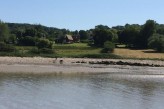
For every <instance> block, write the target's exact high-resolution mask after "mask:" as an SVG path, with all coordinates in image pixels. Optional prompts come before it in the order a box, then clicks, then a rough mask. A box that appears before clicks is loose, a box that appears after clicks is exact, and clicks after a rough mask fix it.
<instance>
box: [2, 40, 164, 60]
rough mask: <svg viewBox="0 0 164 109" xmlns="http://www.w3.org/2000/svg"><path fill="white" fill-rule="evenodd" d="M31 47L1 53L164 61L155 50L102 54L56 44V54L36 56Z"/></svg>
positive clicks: (163, 55)
mask: <svg viewBox="0 0 164 109" xmlns="http://www.w3.org/2000/svg"><path fill="white" fill-rule="evenodd" d="M32 48H34V47H31V46H28V47H27V46H21V47H20V46H16V49H17V50H16V51H15V52H10V53H7V52H0V55H1V56H19V57H34V56H41V57H70V58H84V57H86V58H108V59H109V58H112V59H142V60H144V59H153V60H164V53H156V52H155V51H154V50H151V49H147V50H132V49H127V48H116V49H115V50H114V53H101V50H102V48H97V47H90V46H88V45H87V44H86V43H74V44H54V46H53V48H54V52H55V53H54V54H34V53H31V52H29V51H30V50H31V49H32Z"/></svg>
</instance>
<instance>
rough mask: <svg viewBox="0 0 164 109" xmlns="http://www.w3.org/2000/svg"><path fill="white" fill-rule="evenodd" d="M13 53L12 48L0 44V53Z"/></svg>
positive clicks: (13, 48) (2, 43) (13, 49)
mask: <svg viewBox="0 0 164 109" xmlns="http://www.w3.org/2000/svg"><path fill="white" fill-rule="evenodd" d="M13 51H15V47H14V46H12V45H8V44H5V43H4V42H0V52H13Z"/></svg>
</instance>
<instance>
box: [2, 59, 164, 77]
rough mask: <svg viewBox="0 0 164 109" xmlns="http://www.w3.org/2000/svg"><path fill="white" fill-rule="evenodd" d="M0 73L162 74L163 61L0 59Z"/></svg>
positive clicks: (163, 69)
mask: <svg viewBox="0 0 164 109" xmlns="http://www.w3.org/2000/svg"><path fill="white" fill-rule="evenodd" d="M0 72H1V73H35V74H45V73H46V74H48V73H49V74H50V73H58V74H61V73H67V74H70V73H79V74H80V73H101V74H102V73H113V72H114V73H120V72H122V73H137V72H138V73H140V72H142V73H150V74H163V72H164V61H159V60H158V61H157V60H131V59H88V58H42V57H0Z"/></svg>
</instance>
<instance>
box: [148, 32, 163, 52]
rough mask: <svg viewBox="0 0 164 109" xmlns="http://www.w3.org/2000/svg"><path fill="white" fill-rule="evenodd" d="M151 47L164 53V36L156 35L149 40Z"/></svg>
mask: <svg viewBox="0 0 164 109" xmlns="http://www.w3.org/2000/svg"><path fill="white" fill-rule="evenodd" d="M148 45H149V47H150V48H152V49H155V50H157V51H158V52H164V35H159V34H155V35H153V36H152V37H151V38H150V39H149V43H148Z"/></svg>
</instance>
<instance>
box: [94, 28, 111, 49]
mask: <svg viewBox="0 0 164 109" xmlns="http://www.w3.org/2000/svg"><path fill="white" fill-rule="evenodd" d="M93 32H94V33H93V40H94V44H95V46H101V47H103V45H104V42H106V41H112V39H113V36H114V34H113V32H112V31H111V30H107V29H99V28H95V30H94V31H93Z"/></svg>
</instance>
